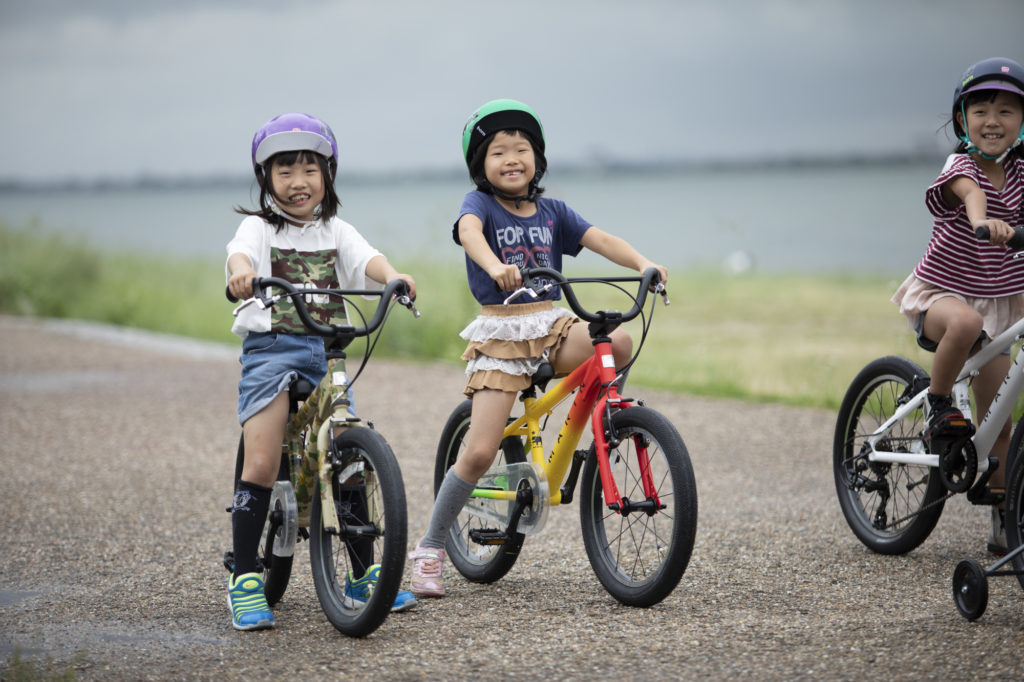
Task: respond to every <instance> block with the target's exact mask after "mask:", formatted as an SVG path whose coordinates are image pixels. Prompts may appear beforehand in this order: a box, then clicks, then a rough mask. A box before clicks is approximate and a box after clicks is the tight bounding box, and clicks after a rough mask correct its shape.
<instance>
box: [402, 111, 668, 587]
mask: <svg viewBox="0 0 1024 682" xmlns="http://www.w3.org/2000/svg"><path fill="white" fill-rule="evenodd" d="M544 149H545V140H544V131H543V129H542V127H541V124H540V120H539V119H538V118H537V115H536V114H535V113H534V112H533V110H532V109H530V107H528V106H526V105H525V104H523V103H522V102H517V101H515V100H508V99H504V100H495V101H492V102H488V103H487V104H485V105H483V106H482V107H481V108H480V109H479V110H477V111H476V112H475V113H474V114H473V115H472V116H471V117H470V119H469V121H468V122H467V123H466V125H465V127H464V129H463V136H462V151H463V156H464V158H465V161H466V164H467V166H468V168H469V172H470V177H471V178H472V180H473V182H474V184H475V185H476V190H475V191H471V192H470V193H469V194H467V195H466V197H465V199H464V200H463V202H462V208H461V209H460V211H459V217H458V220H457V221H456V223H455V226H454V228H453V237H454V239H455V242H456V243H457V244H460V245H461V246H462V247H463V248H464V249H465V255H466V272H467V276H468V279H469V288H470V291H471V292H472V293H473V296H474V297H475V298H476V300H477V301H478V302H479V303H480V304H481V312H480V315H479V316H478V317H477V318H476V320H474V321H473V322H472V323H471V324H470V325H469V326H468V327H466V329H465V330H463V332H462V337H463V338H464V339H466V340H467V341H468V342H469V344H468V347H467V348H466V352H465V353H464V354H463V356H462V357H463V359H464V360H466V361H467V362H468V367H467V369H466V374H467V375H468V377H469V379H468V382H467V385H466V389H465V393H466V395H468V396H470V398H471V399H472V403H473V407H472V415H471V424H472V425H471V426H470V429H469V433H468V436H467V439H466V449H465V450H464V451H463V452H462V453H461V454H460V455H459V457H458V460H457V461H456V462H455V464H454V465H453V466H452V468H451V469H449V470H448V472H447V474H446V476H445V478H444V481H443V482H442V484H441V486H440V488H439V490H438V492H437V498H436V500H435V502H434V508H433V512H432V514H431V517H430V523H429V527H428V530H427V534H426V535H425V536H424V537H423V538H422V539H421V540H420V541H419V543H418V545H417V547H416V548H415V549H414V550H413V551H412V552H410V554H409V556H410V558H411V559H412V563H413V567H412V584H411V587H410V589H411V590H412V592H413V594H415V595H417V596H433V597H440V596H443V595H444V592H445V586H444V578H443V575H442V566H443V563H444V559H445V550H444V546H445V537H446V535H447V534H448V530H449V528H450V527H451V525H452V523H453V522H454V521H455V519H456V517H457V516H458V514H459V511H460V510H461V509H462V507H463V505H464V504H465V503H466V501H467V500H468V499H469V496H470V493H471V492H472V490H473V488H474V486H475V484H476V482H477V480H478V479H479V478H480V476H482V475H483V473H484V472H485V471H486V470H487V469H488V468H489V467H490V466H491V464H492V462H493V461H494V458H495V456H496V453H497V451H498V445H499V443H500V441H501V435H502V431H503V430H504V428H505V424H506V421H507V419H508V416H509V413H510V412H511V411H512V405H513V402H514V400H515V396H516V394H517V392H518V391H520V390H522V389H524V388H526V387H527V386H529V384H530V377H531V375H532V374H533V373H534V371H536V369H537V368H538V366H539V365H540V364H541V363H542V362H544V361H548V362H550V363H551V364H552V365H553V366H554V368H555V372H556V374H567V373H569V372H570V371H571V370H573V369H575V368H576V367H577V366H578V365H579V364H580V363H581V362H583V361H584V360H586V359H587V358H588V357H590V356H591V355H592V354H593V346H592V344H591V341H590V336H589V334H588V332H587V328H586V325H584V324H582V323H580V321H579V320H577V319H575V318H574V317H573V316H572V315H571V314H570V313H569V311H568V310H565V309H564V308H558V307H555V306H554V305H553V303H552V302H553V301H554V300H557V299H558V298H560V294H559V290H558V288H554V289H552V290H551V291H550V292H549V293H548V294H547V295H546V296H543V297H542V299H541V300H531V301H529V302H524V301H522V300H516V301H514V302H513V303H512V304H510V305H508V306H504V305H502V302H503V300H504V299H505V298H506V297H507V296H508V293H507V292H511V291H513V290H515V289H516V288H517V287H519V286H521V285H522V278H521V276H520V272H519V270H520V268H522V267H548V268H552V269H555V270H558V271H561V269H562V256H563V255H570V256H575V255H576V254H578V253H579V252H580V251H581V250H582V249H583V248H584V247H585V248H588V249H591V250H592V251H595V252H597V253H599V254H601V255H602V256H604V257H605V258H607V259H609V260H611V261H612V262H614V263H616V264H618V265H622V266H625V267H629V268H633V269H635V270H639V271H641V272H642V271H643V270H646V269H647V268H656V269H657V270H658V271H659V273H660V275H661V280H662V281H663V282H664V281H666V279H667V277H668V272H667V271H666V269H665V268H664V267H662V266H660V265H656V264H654V263H652V262H651V261H650V260H648V259H647V258H645V257H644V256H642V255H641V254H640V253H638V252H637V251H636V249H634V248H633V247H632V246H630V245H629V244H628V243H627V242H625V241H624V240H622V239H620V238H618V237H615V236H612V235H610V234H608V233H606V232H603V231H602V230H599V229H598V228H596V227H594V226H592V225H591V224H590V223H589V222H587V221H586V220H584V219H583V218H582V217H580V215H579V214H577V213H576V212H575V211H573V210H572V209H571V208H569V207H568V206H567V205H566V204H565V203H564V202H562V201H558V200H555V199H549V198H546V197H543V196H542V195H543V192H544V190H543V188H542V187H541V186H540V184H539V183H540V179H541V177H542V176H543V175H544V171H545V169H546V167H547V163H546V160H545V157H544ZM495 285H497V286H495ZM503 292H505V293H503ZM611 339H612V351H613V354H614V357H615V362H616V367H619V368H621V367H623V366H624V365H625V364H626V362H628V360H629V358H630V356H631V354H632V348H633V346H632V341H631V340H630V338H629V335H628V334H627V333H626V332H625V331H624V330H623V329H616V330H615V331H614V332H613V333H612V334H611Z"/></svg>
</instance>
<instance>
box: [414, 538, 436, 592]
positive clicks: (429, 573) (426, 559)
mask: <svg viewBox="0 0 1024 682" xmlns="http://www.w3.org/2000/svg"><path fill="white" fill-rule="evenodd" d="M409 558H410V559H412V583H411V584H410V585H409V591H411V592H412V593H413V594H414V595H416V596H417V597H443V596H444V576H443V575H441V568H442V567H443V566H444V550H443V549H437V548H434V547H420V546H418V545H417V546H416V549H414V550H413V551H411V552H409Z"/></svg>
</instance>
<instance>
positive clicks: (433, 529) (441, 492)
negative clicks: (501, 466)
mask: <svg viewBox="0 0 1024 682" xmlns="http://www.w3.org/2000/svg"><path fill="white" fill-rule="evenodd" d="M475 487H476V483H469V482H468V481H464V480H462V479H461V478H459V475H458V474H456V473H455V471H454V470H453V469H449V470H448V473H447V474H445V476H444V480H443V481H441V487H440V488H439V489H438V491H437V499H436V500H434V511H432V512H431V513H430V526H428V528H427V534H426V535H424V536H423V539H422V540H420V547H431V548H433V549H443V548H444V541H445V537H447V535H448V529H449V528H451V527H452V524H453V523H455V519H456V517H458V515H459V512H460V511H462V507H463V506H464V505H465V504H466V500H468V499H469V496H470V494H471V493H472V492H473V488H475Z"/></svg>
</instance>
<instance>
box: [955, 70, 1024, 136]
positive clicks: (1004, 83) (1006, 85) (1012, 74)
mask: <svg viewBox="0 0 1024 682" xmlns="http://www.w3.org/2000/svg"><path fill="white" fill-rule="evenodd" d="M979 90H1005V91H1006V92H1012V93H1014V94H1015V95H1019V96H1020V97H1021V99H1022V100H1024V67H1022V66H1021V65H1020V64H1018V63H1017V62H1015V61H1013V60H1012V59H1008V58H1006V57H992V58H991V59H983V60H981V61H980V62H978V63H977V64H973V65H972V66H970V67H968V69H967V70H966V71H964V75H963V76H962V77H961V78H960V83H959V84H958V85H957V86H956V90H955V91H954V92H953V132H955V133H956V136H957V137H958V138H959V139H960V140H961V141H963V142H964V143H965V144H967V145H968V147H970V146H972V143H971V141H970V139H969V138H968V137H967V133H966V132H965V131H964V129H963V126H961V125H960V123H959V122H958V121H957V120H956V115H957V114H958V113H959V114H960V115H961V116H964V99H965V98H966V97H967V95H968V94H970V93H973V92H977V91H979ZM964 117H965V118H966V116H964ZM1021 135H1024V128H1022V130H1021Z"/></svg>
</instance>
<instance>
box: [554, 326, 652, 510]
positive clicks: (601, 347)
mask: <svg viewBox="0 0 1024 682" xmlns="http://www.w3.org/2000/svg"><path fill="white" fill-rule="evenodd" d="M615 378H616V376H615V357H614V355H613V354H612V344H611V340H610V339H608V338H607V337H604V338H602V339H598V340H595V341H594V357H593V358H591V360H590V362H588V363H587V364H586V370H585V373H584V376H583V386H584V387H585V388H584V390H582V391H580V395H578V396H577V397H576V400H575V401H574V404H573V408H574V409H575V407H576V405H577V404H588V403H590V402H591V401H594V400H595V398H596V401H595V402H594V409H593V412H592V413H591V430H592V431H593V434H594V450H595V452H596V453H597V466H598V471H599V472H600V474H601V488H602V490H604V502H605V505H606V506H607V507H608V508H609V509H611V510H612V511H616V512H619V513H621V514H623V515H625V514H628V513H629V512H631V511H638V510H644V511H646V512H648V513H653V512H654V511H657V510H658V509H661V500H659V499H658V491H657V489H656V487H655V485H654V478H653V476H652V475H651V466H650V459H649V457H648V454H647V441H646V439H645V438H644V437H643V436H641V435H639V434H638V435H635V436H633V442H634V445H635V446H636V456H637V463H638V465H639V467H640V481H641V484H642V486H643V491H644V498H645V499H644V501H643V502H640V503H637V502H635V501H631V500H629V499H628V498H624V497H622V496H621V495H620V493H619V487H618V485H616V483H615V477H614V476H613V475H612V467H611V461H610V460H609V458H608V449H609V445H611V446H612V447H617V446H618V442H614V443H611V444H609V442H608V438H607V434H613V433H614V432H613V430H612V424H611V408H618V409H625V408H628V407H629V403H630V400H628V399H626V398H623V397H622V396H620V395H619V386H618V384H616V383H615ZM595 394H596V395H595ZM581 401H582V402H581ZM606 427H607V428H606Z"/></svg>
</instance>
